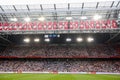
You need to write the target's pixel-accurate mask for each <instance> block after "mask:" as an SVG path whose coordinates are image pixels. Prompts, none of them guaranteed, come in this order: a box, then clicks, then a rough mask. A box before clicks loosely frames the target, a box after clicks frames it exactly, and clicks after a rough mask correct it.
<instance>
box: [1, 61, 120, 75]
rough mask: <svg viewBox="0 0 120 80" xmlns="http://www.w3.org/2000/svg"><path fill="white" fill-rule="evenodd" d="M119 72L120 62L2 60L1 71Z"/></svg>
mask: <svg viewBox="0 0 120 80" xmlns="http://www.w3.org/2000/svg"><path fill="white" fill-rule="evenodd" d="M18 70H21V71H28V72H31V71H40V72H53V71H58V72H119V73H120V60H98V59H97V60H91V59H90V60H85V59H84V60H81V59H37V60H30V59H24V60H21V59H20V60H0V71H4V72H7V71H18Z"/></svg>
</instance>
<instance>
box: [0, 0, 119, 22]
mask: <svg viewBox="0 0 120 80" xmlns="http://www.w3.org/2000/svg"><path fill="white" fill-rule="evenodd" d="M119 9H120V1H119V0H114V1H113V0H90V1H87V0H59V1H58V0H34V1H33V0H19V1H18V0H11V1H9V0H0V14H1V16H0V17H1V20H0V21H3V22H4V21H8V22H9V21H11V20H10V19H11V18H14V17H16V18H17V19H18V21H23V18H25V17H26V16H29V17H30V18H31V19H32V21H36V19H38V18H39V17H40V16H44V17H45V18H46V21H53V20H57V21H60V20H62V21H63V20H65V18H66V17H67V16H72V17H73V20H80V17H81V16H86V17H87V19H91V18H92V17H93V16H94V15H95V14H99V15H101V16H102V18H103V19H117V17H118V14H119V11H120V10H119Z"/></svg>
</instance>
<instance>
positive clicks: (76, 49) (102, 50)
mask: <svg viewBox="0 0 120 80" xmlns="http://www.w3.org/2000/svg"><path fill="white" fill-rule="evenodd" d="M117 55H120V54H117V52H116V50H115V49H114V48H113V47H111V46H107V45H97V46H58V45H56V46H15V47H8V48H6V50H5V51H4V52H2V53H0V56H17V57H19V56H23V57H24V56H45V57H74V56H94V57H95V56H107V57H108V56H117Z"/></svg>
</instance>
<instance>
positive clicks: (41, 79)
mask: <svg viewBox="0 0 120 80" xmlns="http://www.w3.org/2000/svg"><path fill="white" fill-rule="evenodd" d="M0 80H120V75H102V74H99V75H97V74H0Z"/></svg>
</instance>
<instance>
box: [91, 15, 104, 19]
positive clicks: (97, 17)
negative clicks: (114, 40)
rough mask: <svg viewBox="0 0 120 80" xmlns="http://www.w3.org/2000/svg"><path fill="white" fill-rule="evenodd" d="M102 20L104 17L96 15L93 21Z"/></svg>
mask: <svg viewBox="0 0 120 80" xmlns="http://www.w3.org/2000/svg"><path fill="white" fill-rule="evenodd" d="M101 18H102V16H100V15H97V14H96V15H94V17H93V19H94V20H99V19H101Z"/></svg>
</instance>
